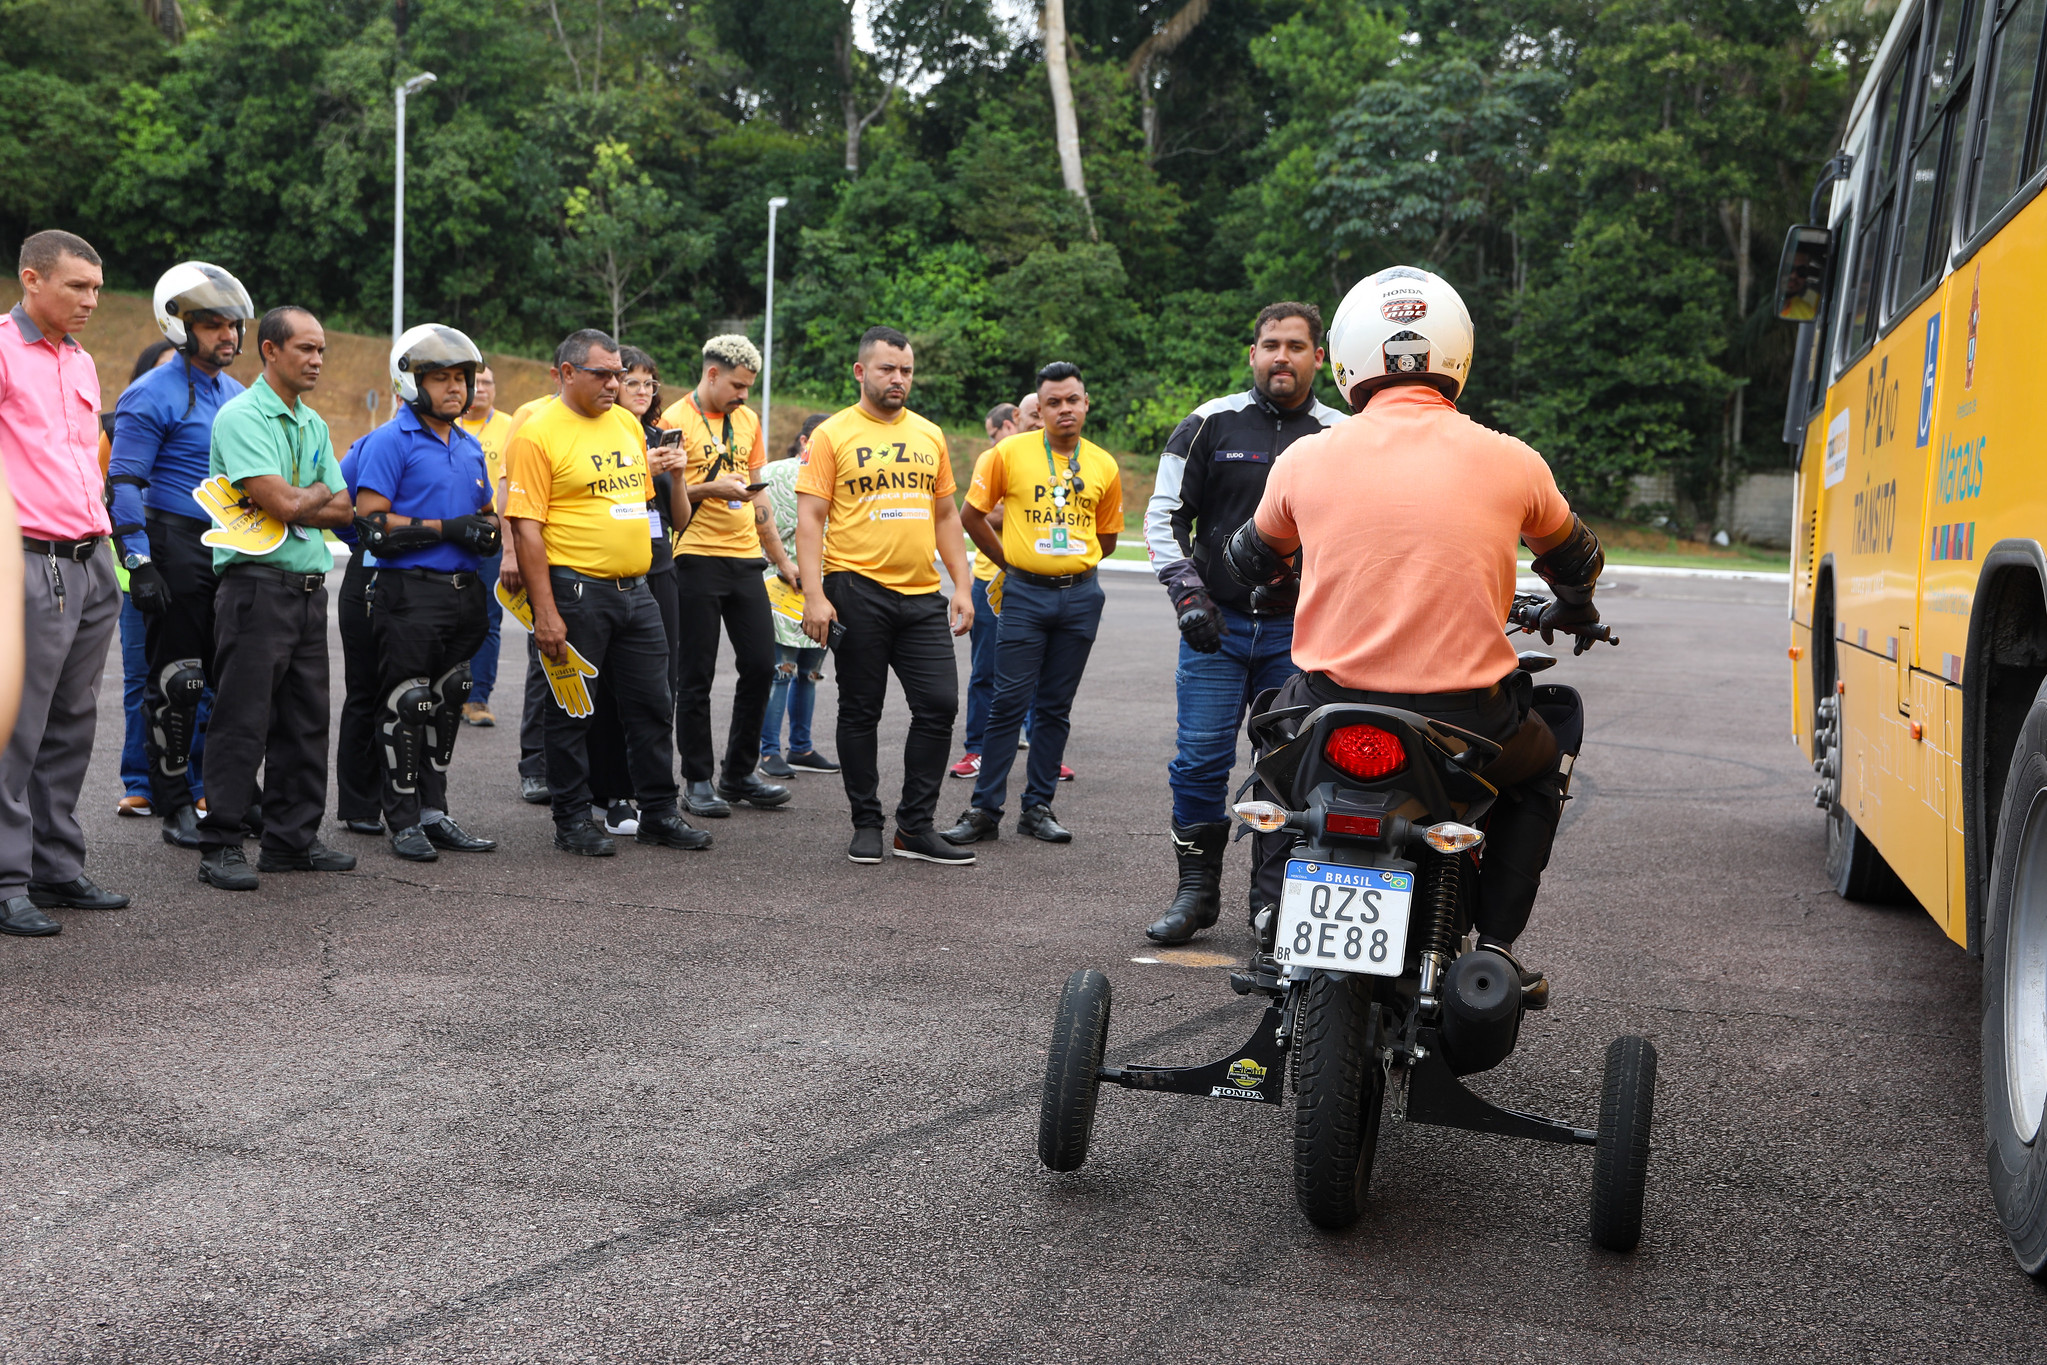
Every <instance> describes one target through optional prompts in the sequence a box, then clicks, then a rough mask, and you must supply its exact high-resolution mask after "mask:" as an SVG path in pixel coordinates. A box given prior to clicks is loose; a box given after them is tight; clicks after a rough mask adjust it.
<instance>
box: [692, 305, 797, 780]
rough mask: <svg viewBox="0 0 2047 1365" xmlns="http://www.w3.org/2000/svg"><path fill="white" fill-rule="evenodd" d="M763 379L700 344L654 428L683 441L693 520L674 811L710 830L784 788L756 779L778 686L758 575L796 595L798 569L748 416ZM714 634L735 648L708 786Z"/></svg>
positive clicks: (721, 344)
mask: <svg viewBox="0 0 2047 1365" xmlns="http://www.w3.org/2000/svg"><path fill="white" fill-rule="evenodd" d="M760 370H761V353H760V352H759V351H758V350H756V349H755V348H754V344H753V343H752V342H751V341H748V340H747V339H746V338H745V337H743V336H735V335H727V336H715V337H712V338H711V339H710V340H709V341H707V342H705V343H704V368H703V373H702V375H701V376H700V377H699V378H698V380H697V384H696V387H695V388H693V389H691V390H690V391H689V392H688V393H686V394H684V395H683V396H682V397H681V398H679V399H677V400H676V401H675V402H673V403H671V404H670V405H669V407H668V410H667V411H666V412H664V413H662V414H661V425H662V426H664V427H667V428H668V429H669V430H671V431H679V432H681V433H682V438H681V441H682V446H681V448H682V453H683V455H684V456H685V457H686V459H687V460H688V464H687V466H686V467H685V471H684V478H685V479H686V480H687V482H688V484H689V500H690V502H691V504H692V505H693V508H694V510H693V512H692V514H691V516H690V522H689V527H688V529H687V530H685V531H684V532H683V533H682V541H681V544H679V545H678V546H677V547H676V551H675V590H676V597H677V599H678V604H679V607H680V610H679V611H678V613H677V618H676V625H677V629H676V638H675V649H676V653H677V654H678V655H679V664H680V667H679V670H678V672H679V675H680V677H681V680H682V682H681V686H680V687H679V688H678V689H677V691H676V694H675V747H676V748H677V749H679V750H680V751H681V753H682V778H683V783H684V786H683V793H682V801H683V805H685V806H686V807H688V808H689V811H690V813H691V814H692V815H705V816H710V817H713V818H720V817H723V816H727V815H730V814H732V807H733V805H734V804H745V805H750V806H754V807H757V808H759V809H761V810H766V809H769V808H770V807H774V806H779V805H781V804H782V803H783V802H785V801H787V800H788V799H789V789H788V788H787V787H784V786H780V785H777V784H776V783H773V782H770V781H768V780H767V779H766V778H764V777H762V776H761V775H760V774H759V773H758V772H756V771H755V769H756V768H757V767H758V766H759V764H760V756H761V745H760V734H761V723H762V721H763V720H764V719H765V718H766V716H767V713H768V693H769V692H770V691H771V690H772V689H773V688H774V685H775V623H774V614H773V613H772V612H771V611H770V610H769V608H768V585H767V577H766V570H767V565H768V564H770V563H772V564H773V565H774V566H775V572H776V573H777V574H779V575H780V576H781V578H782V581H783V582H785V583H787V584H788V585H789V586H790V587H792V588H793V587H795V586H796V565H795V564H794V563H793V562H791V560H790V558H789V552H788V551H787V550H785V549H784V548H783V547H782V537H781V536H780V535H779V534H778V533H777V532H776V530H775V512H774V506H773V504H772V503H770V502H769V501H768V494H767V487H768V486H767V484H766V483H764V482H762V480H761V476H760V470H761V466H762V465H764V464H766V463H767V459H768V455H767V445H766V443H765V441H764V440H763V438H762V432H761V420H760V417H759V416H758V415H757V414H755V413H754V412H753V410H752V409H750V408H748V407H747V406H746V395H747V392H748V390H749V389H751V388H752V386H753V381H754V378H755V377H756V376H757V375H759V374H760ZM721 624H722V626H723V627H724V633H725V635H726V636H727V637H729V638H730V639H731V641H732V660H733V666H734V668H735V669H736V671H737V673H738V678H737V679H736V680H735V683H734V686H733V689H732V724H731V727H730V728H729V730H728V731H727V733H726V738H725V763H724V772H723V774H722V775H720V776H719V778H718V781H717V783H716V785H715V786H714V785H713V784H712V781H711V777H712V772H713V757H714V756H713V750H712V739H711V677H712V675H713V673H714V672H715V671H716V669H717V665H718V632H719V627H720V625H721Z"/></svg>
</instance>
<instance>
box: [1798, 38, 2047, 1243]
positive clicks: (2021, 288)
mask: <svg viewBox="0 0 2047 1365" xmlns="http://www.w3.org/2000/svg"><path fill="white" fill-rule="evenodd" d="M2043 27H2047V0H1907V3H1905V4H1904V5H1902V6H1900V8H1899V11H1898V14H1897V16H1896V18H1895V19H1894V21H1893V22H1892V24H1891V27H1890V30H1889V32H1888V34H1887V35H1886V36H1885V38H1884V41H1883V44H1882V47H1881V48H1880V50H1879V52H1878V55H1877V59H1876V62H1875V63H1874V65H1873V66H1872V68H1871V72H1870V76H1869V79H1868V81H1867V82H1866V83H1865V84H1864V85H1863V87H1862V89H1861V90H1860V91H1859V92H1858V94H1857V96H1856V99H1855V103H1854V105H1853V107H1852V109H1851V111H1850V116H1849V122H1848V132H1847V135H1846V137H1845V139H1844V140H1843V142H1842V145H1841V147H1840V148H1839V150H1838V154H1837V155H1836V156H1835V157H1834V158H1833V159H1832V160H1831V161H1829V162H1828V163H1827V166H1826V168H1825V170H1824V171H1823V172H1822V175H1821V179H1820V184H1819V186H1818V188H1816V189H1815V190H1814V193H1813V200H1814V211H1813V217H1814V219H1815V222H1814V223H1813V224H1810V225H1805V226H1800V227H1795V228H1793V229H1792V230H1791V234H1790V237H1789V239H1788V240H1787V242H1786V244H1785V253H1784V260H1783V263H1782V265H1781V266H1780V268H1779V272H1778V311H1779V315H1780V316H1781V317H1783V318H1785V319H1787V320H1789V321H1794V322H1796V323H1798V345H1797V352H1796V354H1797V357H1798V360H1797V369H1796V370H1795V372H1794V373H1795V374H1796V376H1797V380H1796V382H1794V383H1793V385H1792V393H1791V399H1790V404H1789V411H1788V412H1787V413H1786V415H1785V439H1786V440H1787V441H1788V442H1790V443H1791V444H1792V445H1793V446H1794V447H1795V448H1796V450H1797V452H1798V461H1799V463H1798V470H1799V478H1798V495H1797V503H1796V514H1795V515H1796V518H1797V521H1796V523H1795V527H1794V535H1793V542H1794V546H1795V548H1794V550H1793V552H1792V576H1791V640H1790V649H1789V653H1790V659H1791V686H1792V696H1793V711H1792V714H1793V717H1794V719H1793V728H1794V735H1795V738H1796V741H1797V743H1798V744H1799V745H1800V747H1801V748H1803V749H1804V750H1805V751H1806V752H1807V754H1808V756H1809V757H1810V758H1811V759H1812V760H1813V766H1814V770H1815V772H1816V773H1817V774H1818V777H1819V782H1818V786H1817V788H1816V790H1815V792H1814V798H1815V800H1816V802H1817V803H1818V804H1819V805H1820V806H1821V807H1823V808H1824V809H1825V810H1826V812H1827V872H1828V875H1829V877H1830V879H1831V880H1832V882H1833V885H1834V888H1835V889H1836V890H1837V891H1839V892H1840V894H1841V895H1842V896H1844V897H1846V898H1848V899H1851V900H1883V899H1897V898H1901V897H1902V895H1903V894H1904V893H1907V892H1909V894H1910V895H1911V896H1912V897H1913V898H1915V899H1917V901H1918V902H1919V904H1920V905H1922V906H1924V907H1925V908H1926V911H1927V913H1928V914H1930V915H1932V916H1933V918H1934V920H1935V921H1936V922H1937V923H1938V924H1939V925H1940V926H1941V928H1942V929H1943V930H1944V931H1945V932H1946V933H1947V935H1948V937H1949V938H1951V939H1953V940H1954V941H1955V943H1957V944H1959V945H1961V946H1963V947H1964V948H1966V949H1967V950H1968V951H1969V952H1971V953H1975V954H1978V955H1980V956H1981V957H1982V959H1983V1011H1984V1013H1983V1081H1984V1121H1985V1129H1986V1150H1987V1154H1988V1158H1989V1160H1988V1165H1989V1171H1990V1177H1991V1186H1992V1193H1993V1195H1994V1198H1995V1201H1996V1204H1997V1211H1998V1216H1999V1218H2000V1220H2001V1221H2002V1222H2003V1224H2004V1228H2005V1232H2006V1235H2007V1237H2008V1238H2009V1240H2010V1243H2011V1247H2012V1250H2013V1253H2014V1254H2015V1255H2016V1256H2017V1258H2018V1261H2019V1263H2020V1265H2021V1266H2022V1267H2023V1268H2024V1269H2025V1270H2026V1271H2027V1272H2028V1273H2030V1274H2034V1275H2040V1276H2047V1133H2043V1131H2042V1122H2041V1118H2042V1111H2043V1108H2047V697H2043V696H2042V694H2041V684H2042V681H2043V679H2047V554H2043V548H2042V546H2043V541H2047V432H2043V430H2042V427H2041V421H2042V417H2043V414H2047V403H2043V402H2042V401H2041V400H2042V394H2043V390H2047V374H2042V373H2041V372H2039V371H2036V370H2035V369H2034V368H2033V367H2034V366H2035V365H2040V364H2042V362H2043V361H2047V345H2043V344H2042V336H2043V329H2047V197H2043V196H2042V195H2041V193H2040V191H2041V188H2042V185H2043V184H2047V139H2043V122H2047V82H2043V79H2042V59H2043V55H2047V44H2043V41H2042V35H2043ZM1829 189H1831V191H1832V194H1831V207H1830V208H1829V209H1828V210H1827V211H1826V213H1825V214H1824V216H1822V214H1821V211H1820V207H1819V206H1820V204H1821V201H1822V199H1823V197H1824V196H1825V194H1826V191H1828V190H1829Z"/></svg>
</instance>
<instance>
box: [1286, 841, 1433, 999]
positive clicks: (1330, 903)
mask: <svg viewBox="0 0 2047 1365" xmlns="http://www.w3.org/2000/svg"><path fill="white" fill-rule="evenodd" d="M1413 901H1414V874H1413V873H1412V872H1394V871H1389V870H1388V869H1386V868H1379V867H1345V866H1342V865H1341V864H1337V863H1311V862H1309V861H1307V860H1306V859H1304V858H1289V859H1288V860H1287V865H1286V889H1285V890H1284V891H1283V892H1282V893H1281V894H1280V901H1279V933H1278V936H1277V937H1276V938H1275V939H1274V942H1273V948H1272V955H1273V957H1274V958H1276V959H1277V960H1278V961H1279V962H1280V963H1281V964H1283V965H1285V966H1292V967H1313V968H1318V969H1320V970H1323V971H1331V972H1361V973H1364V974H1365V975H1368V976H1399V975H1400V973H1401V972H1402V971H1403V970H1405V968H1406V965H1407V917H1408V910H1409V908H1410V906H1411V905H1412V904H1413Z"/></svg>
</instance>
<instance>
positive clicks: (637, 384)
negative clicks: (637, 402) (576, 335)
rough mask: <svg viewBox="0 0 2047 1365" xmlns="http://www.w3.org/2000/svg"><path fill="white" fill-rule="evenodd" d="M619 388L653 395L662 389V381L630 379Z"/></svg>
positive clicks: (629, 391)
mask: <svg viewBox="0 0 2047 1365" xmlns="http://www.w3.org/2000/svg"><path fill="white" fill-rule="evenodd" d="M579 368H580V367H579ZM619 387H620V388H622V389H624V390H625V391H626V392H628V393H652V392H653V391H654V390H656V389H658V388H660V387H661V381H660V380H658V379H628V380H625V381H623V382H622V383H621V384H620V385H619Z"/></svg>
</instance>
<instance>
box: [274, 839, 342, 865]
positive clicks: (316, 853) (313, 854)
mask: <svg viewBox="0 0 2047 1365" xmlns="http://www.w3.org/2000/svg"><path fill="white" fill-rule="evenodd" d="M256 870H257V871H258V872H353V871H355V855H354V854H353V853H343V852H341V851H340V850H338V849H332V848H329V847H327V845H325V844H323V843H321V842H320V841H319V840H318V839H315V840H313V842H312V843H310V844H308V845H306V850H305V852H303V853H279V852H277V851H276V850H274V849H268V848H266V849H264V850H263V851H262V852H261V853H260V854H258V855H257V857H256Z"/></svg>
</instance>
